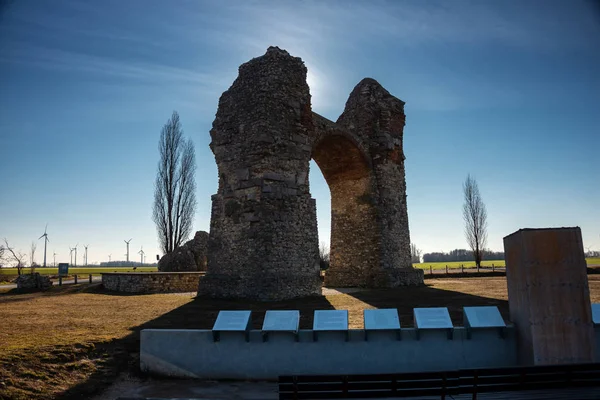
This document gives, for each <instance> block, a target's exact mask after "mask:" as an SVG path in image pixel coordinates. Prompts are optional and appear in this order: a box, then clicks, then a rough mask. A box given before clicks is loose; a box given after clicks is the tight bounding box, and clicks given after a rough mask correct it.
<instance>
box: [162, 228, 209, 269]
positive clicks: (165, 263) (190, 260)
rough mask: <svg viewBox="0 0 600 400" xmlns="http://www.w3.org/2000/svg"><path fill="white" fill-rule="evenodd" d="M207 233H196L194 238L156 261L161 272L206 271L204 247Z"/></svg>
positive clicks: (206, 241)
mask: <svg viewBox="0 0 600 400" xmlns="http://www.w3.org/2000/svg"><path fill="white" fill-rule="evenodd" d="M207 244H208V233H207V232H204V231H198V232H196V235H195V236H194V238H193V239H192V240H190V241H188V242H186V243H185V244H183V245H182V246H179V247H178V248H176V249H175V250H173V251H172V252H171V253H169V254H165V255H164V256H162V258H161V259H160V260H159V261H158V270H159V271H161V272H177V271H206V247H207Z"/></svg>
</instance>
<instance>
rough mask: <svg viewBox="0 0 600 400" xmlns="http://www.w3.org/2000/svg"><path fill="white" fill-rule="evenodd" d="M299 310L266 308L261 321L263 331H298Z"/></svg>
mask: <svg viewBox="0 0 600 400" xmlns="http://www.w3.org/2000/svg"><path fill="white" fill-rule="evenodd" d="M299 324H300V311H298V310H268V311H267V313H266V314H265V320H264V321H263V326H262V330H263V332H275V331H278V332H279V331H283V332H298V326H299Z"/></svg>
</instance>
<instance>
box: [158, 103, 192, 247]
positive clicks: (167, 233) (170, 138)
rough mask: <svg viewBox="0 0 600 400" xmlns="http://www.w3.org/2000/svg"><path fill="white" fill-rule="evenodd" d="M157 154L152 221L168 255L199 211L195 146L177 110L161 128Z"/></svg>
mask: <svg viewBox="0 0 600 400" xmlns="http://www.w3.org/2000/svg"><path fill="white" fill-rule="evenodd" d="M158 151H159V154H160V160H159V162H158V172H157V173H156V182H155V185H154V206H153V210H152V219H153V220H154V223H155V224H156V230H157V231H158V241H159V243H160V246H161V248H162V251H163V252H164V253H165V254H168V253H170V252H172V251H173V250H175V249H176V248H177V247H179V246H181V245H182V244H183V242H184V241H185V240H186V239H187V238H188V237H189V236H190V233H192V223H193V220H194V214H195V212H196V154H195V151H194V143H193V142H192V140H191V139H188V140H186V139H185V138H184V137H183V129H182V128H181V123H180V122H179V115H178V114H177V112H176V111H174V112H173V115H172V116H171V118H170V119H169V120H168V121H167V123H166V124H165V125H164V126H163V128H162V131H161V133H160V141H159V144H158Z"/></svg>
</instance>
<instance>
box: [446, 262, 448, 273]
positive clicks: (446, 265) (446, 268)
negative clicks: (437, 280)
mask: <svg viewBox="0 0 600 400" xmlns="http://www.w3.org/2000/svg"><path fill="white" fill-rule="evenodd" d="M446 275H448V264H446Z"/></svg>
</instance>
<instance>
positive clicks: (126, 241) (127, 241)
mask: <svg viewBox="0 0 600 400" xmlns="http://www.w3.org/2000/svg"><path fill="white" fill-rule="evenodd" d="M132 239H133V238H131V239H129V240H123V241H124V242H125V243H127V254H126V256H127V262H129V242H131V240H132Z"/></svg>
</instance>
